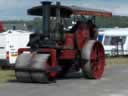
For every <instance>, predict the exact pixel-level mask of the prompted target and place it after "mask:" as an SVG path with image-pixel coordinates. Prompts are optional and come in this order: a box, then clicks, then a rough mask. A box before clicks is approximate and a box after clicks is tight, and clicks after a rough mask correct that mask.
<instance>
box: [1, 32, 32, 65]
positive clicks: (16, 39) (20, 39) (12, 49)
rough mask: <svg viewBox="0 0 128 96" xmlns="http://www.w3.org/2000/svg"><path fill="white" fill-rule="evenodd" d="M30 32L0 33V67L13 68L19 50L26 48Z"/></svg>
mask: <svg viewBox="0 0 128 96" xmlns="http://www.w3.org/2000/svg"><path fill="white" fill-rule="evenodd" d="M31 33H32V32H28V31H23V30H8V31H6V32H3V33H0V65H1V66H13V65H14V64H15V61H16V57H17V55H18V54H17V51H18V49H19V48H26V47H27V43H28V41H29V35H30V34H31Z"/></svg>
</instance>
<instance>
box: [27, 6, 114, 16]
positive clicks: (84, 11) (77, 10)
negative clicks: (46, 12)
mask: <svg viewBox="0 0 128 96" xmlns="http://www.w3.org/2000/svg"><path fill="white" fill-rule="evenodd" d="M57 7H58V6H56V5H50V12H51V13H50V15H51V16H53V17H54V16H56V8H57ZM42 8H43V6H36V7H33V8H31V9H28V14H29V15H35V16H42V14H43V10H42ZM59 8H60V14H61V17H69V16H70V15H91V16H105V17H110V16H112V13H111V12H108V11H104V10H98V9H91V8H82V7H77V6H59Z"/></svg>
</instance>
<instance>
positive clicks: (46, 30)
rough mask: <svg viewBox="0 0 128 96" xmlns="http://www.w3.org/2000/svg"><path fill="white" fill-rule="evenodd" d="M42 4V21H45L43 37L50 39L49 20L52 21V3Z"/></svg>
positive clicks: (44, 2)
mask: <svg viewBox="0 0 128 96" xmlns="http://www.w3.org/2000/svg"><path fill="white" fill-rule="evenodd" d="M41 4H42V11H43V12H42V20H43V23H42V24H43V25H42V26H43V27H42V28H43V32H42V33H43V35H44V37H48V38H49V37H50V33H49V23H50V22H49V19H50V5H51V2H50V1H43V2H41Z"/></svg>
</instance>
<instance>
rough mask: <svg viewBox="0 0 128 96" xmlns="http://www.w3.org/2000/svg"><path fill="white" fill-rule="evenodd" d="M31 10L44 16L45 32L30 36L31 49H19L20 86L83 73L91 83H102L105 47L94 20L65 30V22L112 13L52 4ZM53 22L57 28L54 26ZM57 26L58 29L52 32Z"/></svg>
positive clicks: (48, 3) (18, 69) (37, 14)
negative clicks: (98, 80)
mask: <svg viewBox="0 0 128 96" xmlns="http://www.w3.org/2000/svg"><path fill="white" fill-rule="evenodd" d="M41 4H42V5H41V6H37V7H33V8H31V9H28V14H30V15H36V16H42V18H43V19H42V27H43V28H42V31H41V32H35V33H33V34H31V35H30V39H29V42H28V46H29V47H30V48H20V49H19V50H18V54H19V55H18V57H17V60H16V65H15V74H16V79H17V80H18V81H21V82H37V83H47V82H49V81H51V80H55V79H56V78H61V77H64V76H66V74H68V73H69V72H78V71H80V70H82V73H83V76H84V77H86V78H88V79H100V78H101V77H102V74H103V72H104V66H105V55H104V48H103V45H102V44H101V43H100V42H98V41H97V40H96V38H97V34H98V32H97V30H96V26H95V24H94V22H93V20H91V19H90V20H88V21H87V20H86V21H77V22H76V24H74V25H73V26H72V28H71V29H70V30H68V31H67V30H64V27H63V25H62V24H61V22H62V19H63V20H64V18H66V19H67V18H69V17H71V16H72V15H74V16H77V15H79V16H80V15H81V16H85V15H91V16H111V15H112V14H111V13H110V12H103V11H95V10H88V9H84V8H80V7H74V6H71V7H69V6H61V5H60V3H59V2H57V4H56V5H52V4H51V2H49V1H43V2H41ZM51 19H53V20H54V22H56V24H52V25H50V24H51ZM50 26H52V27H53V26H55V28H50Z"/></svg>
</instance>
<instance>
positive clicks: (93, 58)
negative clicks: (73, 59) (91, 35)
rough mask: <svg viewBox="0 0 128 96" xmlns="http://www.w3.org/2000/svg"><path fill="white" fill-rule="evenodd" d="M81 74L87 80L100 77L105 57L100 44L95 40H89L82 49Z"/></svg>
mask: <svg viewBox="0 0 128 96" xmlns="http://www.w3.org/2000/svg"><path fill="white" fill-rule="evenodd" d="M82 59H83V60H84V62H83V63H84V64H83V67H82V69H83V74H84V76H85V77H86V78H89V79H99V78H101V77H102V75H103V72H104V66H105V55H104V48H103V46H102V44H101V43H100V42H98V41H96V40H89V41H88V42H87V43H86V44H85V46H84V47H83V49H82Z"/></svg>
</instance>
